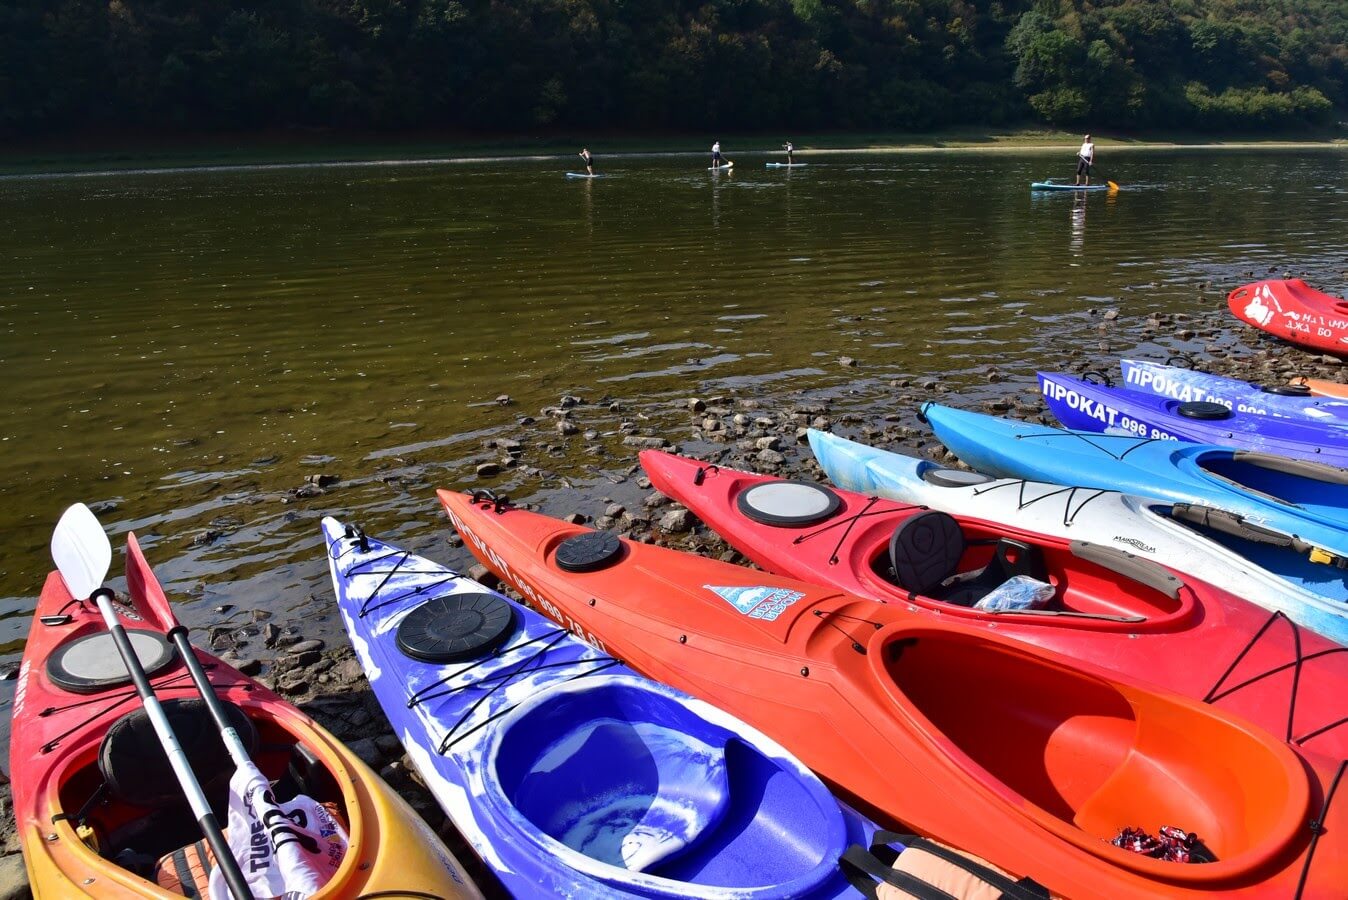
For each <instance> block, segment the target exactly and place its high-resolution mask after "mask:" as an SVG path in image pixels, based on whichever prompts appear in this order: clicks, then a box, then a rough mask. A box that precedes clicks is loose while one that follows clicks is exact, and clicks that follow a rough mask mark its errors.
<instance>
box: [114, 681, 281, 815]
mask: <svg viewBox="0 0 1348 900" xmlns="http://www.w3.org/2000/svg"><path fill="white" fill-rule="evenodd" d="M163 706H164V716H165V717H166V718H167V719H168V721H169V725H171V726H172V727H173V732H174V734H176V735H177V737H178V743H179V744H181V745H182V748H183V752H184V753H186V754H187V760H188V762H189V763H190V764H191V766H192V771H193V772H195V773H196V776H197V780H198V781H199V782H201V787H202V790H204V791H206V793H207V795H208V796H209V795H210V794H211V793H213V792H214V791H216V790H219V789H223V787H224V786H225V785H226V784H228V783H229V777H230V775H232V774H233V772H234V764H233V763H232V762H231V761H230V758H229V751H227V750H226V749H225V742H224V741H223V740H222V739H221V737H220V732H219V731H217V730H216V728H215V722H214V721H213V720H212V719H211V715H210V713H209V712H208V711H207V709H206V703H205V701H203V700H200V699H198V698H196V697H192V698H185V699H173V700H165V701H164V703H163ZM224 706H225V714H226V715H227V716H228V718H229V720H230V722H231V723H232V724H233V725H234V730H235V731H237V732H238V734H239V739H240V740H241V741H243V745H244V748H245V749H247V750H248V752H249V753H252V752H253V751H254V750H255V749H257V742H258V735H257V728H256V726H254V725H253V721H252V720H251V719H249V718H248V716H247V714H245V713H244V711H243V710H241V709H239V708H238V707H237V706H235V705H234V704H232V703H225V704H224ZM98 769H99V772H100V773H102V775H103V780H104V781H105V782H106V783H107V785H108V789H109V790H110V791H111V792H112V795H113V796H114V797H116V798H117V799H119V800H123V801H125V802H128V803H134V804H135V805H137V806H142V807H147V808H150V809H163V808H166V807H169V806H175V805H178V804H181V803H184V802H186V801H185V799H184V797H183V792H182V788H180V787H179V786H178V780H177V778H176V777H175V776H174V774H173V768H172V766H171V765H170V764H169V761H168V755H167V754H166V753H164V748H163V746H162V745H161V744H160V743H159V737H158V736H157V735H156V734H155V730H154V726H153V725H152V724H151V723H150V717H149V715H148V714H146V712H145V710H143V709H138V710H136V711H135V712H129V713H127V714H126V715H124V716H122V717H121V718H120V719H118V720H117V721H116V722H113V723H112V726H111V727H110V728H109V729H108V733H107V734H106V735H104V736H103V743H102V744H101V745H100V746H99V748H98Z"/></svg>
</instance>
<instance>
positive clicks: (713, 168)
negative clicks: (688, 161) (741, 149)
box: [707, 162, 735, 172]
mask: <svg viewBox="0 0 1348 900" xmlns="http://www.w3.org/2000/svg"><path fill="white" fill-rule="evenodd" d="M734 167H735V164H734V163H733V162H732V163H726V164H725V165H721V166H708V167H707V171H708V172H715V171H717V170H718V169H733V168H734Z"/></svg>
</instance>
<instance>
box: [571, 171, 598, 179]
mask: <svg viewBox="0 0 1348 900" xmlns="http://www.w3.org/2000/svg"><path fill="white" fill-rule="evenodd" d="M566 177H567V178H603V177H604V176H602V175H589V174H587V173H585V172H567V173H566Z"/></svg>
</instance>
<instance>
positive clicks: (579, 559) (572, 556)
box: [557, 531, 623, 572]
mask: <svg viewBox="0 0 1348 900" xmlns="http://www.w3.org/2000/svg"><path fill="white" fill-rule="evenodd" d="M622 552H623V545H622V541H620V540H618V536H617V535H616V534H613V533H612V532H610V531H586V532H584V533H582V534H575V535H572V536H571V537H569V538H567V539H566V540H564V541H562V542H561V543H560V544H558V545H557V567H558V568H560V569H561V570H562V571H564V572H593V571H595V570H596V569H602V568H604V567H605V566H608V565H610V564H612V563H613V562H615V561H616V560H617V559H618V556H619V555H621V554H622Z"/></svg>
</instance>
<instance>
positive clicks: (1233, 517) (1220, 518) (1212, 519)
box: [1170, 503, 1315, 553]
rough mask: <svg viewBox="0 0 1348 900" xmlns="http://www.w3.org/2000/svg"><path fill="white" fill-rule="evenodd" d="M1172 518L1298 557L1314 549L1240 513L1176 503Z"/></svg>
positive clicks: (1295, 537) (1291, 535)
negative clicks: (1292, 551)
mask: <svg viewBox="0 0 1348 900" xmlns="http://www.w3.org/2000/svg"><path fill="white" fill-rule="evenodd" d="M1170 515H1171V517H1172V518H1175V519H1182V520H1184V521H1185V522H1193V523H1194V524H1195V525H1202V526H1203V527H1205V528H1212V529H1214V530H1216V531H1220V532H1222V533H1223V534H1229V535H1232V536H1233V537H1238V538H1241V539H1243V540H1247V541H1253V542H1254V543H1257V544H1268V545H1270V546H1273V547H1286V548H1287V549H1289V550H1295V551H1296V552H1297V553H1309V552H1311V551H1312V550H1314V549H1315V548H1314V547H1313V546H1312V545H1311V544H1309V543H1307V542H1306V541H1304V540H1302V539H1301V538H1299V537H1297V536H1296V535H1294V534H1287V533H1285V532H1282V531H1277V530H1275V529H1272V528H1268V527H1265V526H1263V525H1256V524H1254V523H1253V522H1250V521H1247V520H1246V518H1245V517H1244V516H1242V515H1240V514H1239V513H1233V512H1227V511H1226V510H1224V509H1215V508H1213V507H1211V506H1202V505H1200V504H1197V503H1176V504H1175V505H1174V506H1172V507H1171V508H1170Z"/></svg>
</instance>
